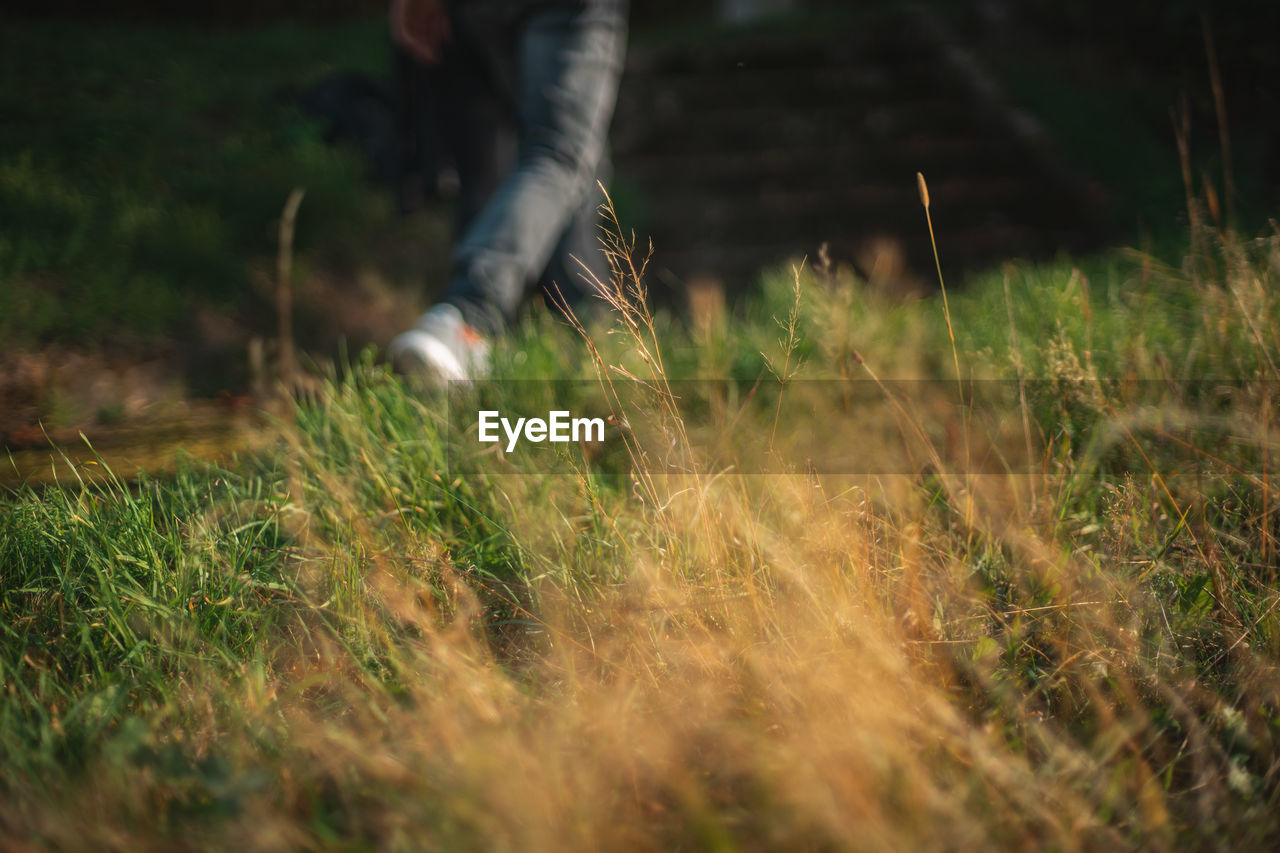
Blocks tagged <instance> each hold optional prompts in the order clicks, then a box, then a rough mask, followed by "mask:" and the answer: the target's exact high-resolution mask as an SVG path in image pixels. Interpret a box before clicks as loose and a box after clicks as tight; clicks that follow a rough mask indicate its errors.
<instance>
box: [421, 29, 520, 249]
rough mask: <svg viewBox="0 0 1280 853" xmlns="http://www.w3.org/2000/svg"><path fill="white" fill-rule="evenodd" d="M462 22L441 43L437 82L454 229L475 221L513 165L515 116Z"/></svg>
mask: <svg viewBox="0 0 1280 853" xmlns="http://www.w3.org/2000/svg"><path fill="white" fill-rule="evenodd" d="M467 23H468V22H466V21H465V20H462V21H458V22H457V23H456V24H455V31H454V39H453V40H452V41H451V42H449V43H448V44H447V45H445V48H444V56H443V60H442V62H441V64H440V65H439V66H438V67H436V68H433V69H432V71H433V72H435V74H436V75H437V76H436V79H437V81H438V88H439V94H438V98H437V104H438V118H437V121H438V122H439V124H440V133H441V136H442V137H443V138H444V143H445V148H446V150H448V152H449V153H450V155H451V156H452V158H453V163H454V166H455V167H457V170H458V199H457V207H456V217H455V233H456V234H457V235H458V236H459V237H460V236H461V235H462V234H465V233H466V231H467V229H468V228H470V227H471V224H472V223H473V222H474V221H475V219H476V217H477V216H478V215H479V214H480V211H481V210H483V209H484V207H485V205H486V204H488V203H489V200H490V199H491V198H493V194H494V193H495V192H496V191H497V189H498V187H499V186H500V185H501V183H502V181H503V179H504V178H505V177H506V176H507V174H508V173H509V172H510V171H511V169H512V167H513V166H514V165H515V160H516V150H517V130H518V118H517V116H516V110H515V105H514V104H513V103H512V102H511V98H510V94H509V92H508V91H506V89H507V87H504V86H503V85H502V83H501V82H500V81H499V80H498V79H497V75H498V74H499V70H498V69H496V68H494V67H493V65H492V63H490V62H489V61H488V57H487V56H486V55H485V51H484V47H483V45H481V44H480V43H479V41H478V37H477V35H476V34H473V33H471V32H470V31H469V28H468V27H467Z"/></svg>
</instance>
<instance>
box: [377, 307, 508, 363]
mask: <svg viewBox="0 0 1280 853" xmlns="http://www.w3.org/2000/svg"><path fill="white" fill-rule="evenodd" d="M387 352H388V354H389V355H390V357H391V364H392V366H393V367H394V368H395V370H396V372H397V373H401V374H404V375H406V376H422V377H426V378H429V379H436V380H440V381H444V382H469V381H471V380H474V379H480V378H482V377H484V376H485V375H487V374H488V372H489V341H488V340H486V339H485V336H484V335H482V334H480V332H478V331H476V329H475V327H473V326H471V325H468V324H467V322H466V321H465V320H463V319H462V312H461V311H459V310H458V309H457V308H456V307H454V306H452V305H449V304H447V303H443V302H442V303H440V304H438V305H433V306H432V307H431V308H430V309H429V310H428V311H427V313H425V314H423V315H422V316H421V317H419V318H418V322H417V323H415V324H414V326H413V328H412V329H410V330H409V331H407V332H402V333H400V334H399V335H396V337H395V340H393V341H392V342H391V346H390V347H389V348H388V350H387Z"/></svg>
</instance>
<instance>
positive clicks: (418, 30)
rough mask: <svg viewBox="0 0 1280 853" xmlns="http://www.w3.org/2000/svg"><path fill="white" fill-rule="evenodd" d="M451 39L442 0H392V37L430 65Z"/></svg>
mask: <svg viewBox="0 0 1280 853" xmlns="http://www.w3.org/2000/svg"><path fill="white" fill-rule="evenodd" d="M452 35H453V30H452V29H451V28H450V26H449V12H448V11H447V10H446V9H445V7H444V2H443V0H392V2H391V37H392V38H394V39H395V40H396V41H397V42H399V43H400V44H402V45H404V46H405V47H406V48H408V50H409V52H410V53H412V54H413V55H414V56H416V57H418V59H421V60H422V61H423V62H425V63H427V64H428V65H434V64H435V63H437V62H439V61H440V49H441V48H442V47H443V46H444V43H445V42H447V41H448V40H449V39H450V38H451V37H452Z"/></svg>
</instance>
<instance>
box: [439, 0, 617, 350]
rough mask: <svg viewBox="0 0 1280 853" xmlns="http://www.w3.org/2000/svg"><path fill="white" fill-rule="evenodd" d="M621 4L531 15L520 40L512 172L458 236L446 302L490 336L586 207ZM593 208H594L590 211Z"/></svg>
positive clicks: (609, 106)
mask: <svg viewBox="0 0 1280 853" xmlns="http://www.w3.org/2000/svg"><path fill="white" fill-rule="evenodd" d="M626 5H627V4H626V2H625V0H591V2H588V4H587V6H586V8H585V9H584V10H582V11H576V12H547V13H540V14H537V15H534V16H532V17H531V18H530V19H529V21H528V22H527V23H526V24H525V25H524V27H523V29H522V32H521V36H520V40H519V51H520V55H519V82H518V85H519V91H518V98H519V108H520V122H521V125H520V143H519V150H518V154H517V158H516V165H515V167H514V168H513V169H512V170H511V171H510V172H509V173H508V174H507V176H506V178H505V179H504V180H503V181H502V183H501V184H500V185H499V187H498V189H497V190H496V192H495V193H494V195H493V196H492V197H491V198H490V200H489V202H488V204H486V205H485V206H484V208H483V209H482V210H481V211H480V214H479V215H478V216H477V218H476V220H475V221H474V222H473V223H472V224H471V226H470V227H469V228H468V229H467V231H466V233H464V234H463V235H461V238H460V240H459V243H458V246H457V248H456V249H455V253H454V258H455V260H454V273H453V276H452V278H451V280H450V285H449V289H448V291H447V293H446V296H445V301H446V302H448V303H450V304H452V305H454V306H456V307H457V308H458V309H459V310H460V311H461V313H462V316H463V317H464V318H465V319H466V321H467V322H468V323H470V324H472V325H474V326H476V327H478V328H479V329H481V330H482V331H484V332H487V333H494V332H497V331H499V330H500V329H501V328H502V327H503V325H504V324H505V323H507V322H509V321H510V320H511V319H513V317H514V315H515V311H516V308H517V307H518V306H519V304H520V302H521V300H522V298H523V297H524V295H525V291H526V289H527V288H528V286H529V285H530V284H531V283H532V282H535V281H536V280H537V279H538V278H539V277H540V275H541V274H542V272H543V270H545V269H546V268H547V265H548V263H549V261H550V260H551V258H552V256H553V253H554V252H555V250H556V248H557V245H558V244H559V243H560V242H561V239H562V237H563V236H564V235H565V233H566V229H567V228H568V226H569V224H570V222H571V221H572V220H573V218H574V216H575V215H576V214H578V213H579V212H580V211H581V210H582V209H583V208H584V207H585V206H587V205H588V204H589V203H590V202H588V200H589V199H590V200H594V198H595V195H596V193H597V192H598V190H596V188H595V185H594V181H595V175H596V172H597V169H598V168H599V166H600V164H601V161H602V159H603V157H604V153H605V148H606V136H607V133H608V127H609V122H610V119H611V118H612V116H613V107H614V102H615V99H616V97H617V89H618V79H619V77H620V76H621V73H622V65H623V58H624V54H625V45H626ZM590 206H591V207H592V208H594V203H590Z"/></svg>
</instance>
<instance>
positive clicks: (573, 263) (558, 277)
mask: <svg viewBox="0 0 1280 853" xmlns="http://www.w3.org/2000/svg"><path fill="white" fill-rule="evenodd" d="M611 175H612V168H611V163H610V161H609V158H608V157H607V156H606V157H604V158H603V159H602V160H601V162H600V165H599V167H598V168H597V169H596V174H595V176H594V177H593V178H592V180H591V188H590V190H589V191H588V192H587V194H586V195H585V196H584V197H583V200H582V203H581V204H580V205H578V209H577V211H575V212H574V214H573V218H572V219H570V220H569V224H568V225H567V226H566V227H565V230H564V233H562V234H561V235H560V241H559V243H557V244H556V248H555V251H554V252H553V253H552V255H551V261H550V263H549V264H548V265H547V268H546V269H545V270H544V271H543V273H542V278H541V279H539V281H538V287H539V288H540V289H541V290H542V292H543V294H544V295H545V296H546V297H547V300H548V302H549V303H550V304H552V305H556V306H559V305H560V304H561V303H562V302H564V303H567V304H568V305H569V306H570V307H572V308H573V309H574V310H575V311H576V312H577V313H579V314H582V313H583V312H584V311H585V312H586V313H588V314H589V313H591V312H592V309H594V308H598V307H602V303H601V304H600V305H597V304H596V303H597V300H596V298H595V291H596V282H599V283H601V284H608V283H609V262H608V259H607V258H606V257H605V253H604V245H603V244H602V243H601V237H602V236H603V234H602V232H601V230H600V229H601V225H602V223H603V221H604V220H603V218H602V217H601V214H600V204H601V202H603V200H604V199H603V197H602V196H601V195H600V194H599V192H598V188H599V185H600V184H606V185H607V184H608V182H609V178H610V177H611Z"/></svg>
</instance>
